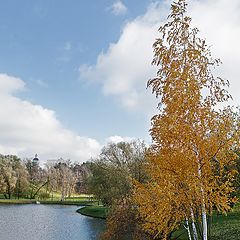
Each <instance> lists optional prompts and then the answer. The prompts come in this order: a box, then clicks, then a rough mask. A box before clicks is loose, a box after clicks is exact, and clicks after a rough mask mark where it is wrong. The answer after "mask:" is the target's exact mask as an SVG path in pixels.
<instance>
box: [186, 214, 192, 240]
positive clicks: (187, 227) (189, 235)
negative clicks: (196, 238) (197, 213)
mask: <svg viewBox="0 0 240 240" xmlns="http://www.w3.org/2000/svg"><path fill="white" fill-rule="evenodd" d="M185 229H186V230H187V232H188V239H189V240H192V236H191V232H190V228H189V224H188V218H187V217H186V226H185Z"/></svg>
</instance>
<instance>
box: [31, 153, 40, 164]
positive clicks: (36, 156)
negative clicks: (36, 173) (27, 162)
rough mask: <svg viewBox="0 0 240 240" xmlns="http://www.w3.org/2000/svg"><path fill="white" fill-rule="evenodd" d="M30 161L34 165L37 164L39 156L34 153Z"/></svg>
mask: <svg viewBox="0 0 240 240" xmlns="http://www.w3.org/2000/svg"><path fill="white" fill-rule="evenodd" d="M32 163H33V165H34V166H37V165H38V164H39V158H38V155H37V154H35V157H34V158H33V160H32Z"/></svg>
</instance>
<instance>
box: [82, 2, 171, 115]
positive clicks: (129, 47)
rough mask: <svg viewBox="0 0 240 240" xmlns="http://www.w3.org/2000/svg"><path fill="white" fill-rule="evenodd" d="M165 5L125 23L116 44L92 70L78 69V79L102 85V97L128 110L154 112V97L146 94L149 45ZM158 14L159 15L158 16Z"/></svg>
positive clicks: (150, 74) (152, 71) (149, 72)
mask: <svg viewBox="0 0 240 240" xmlns="http://www.w3.org/2000/svg"><path fill="white" fill-rule="evenodd" d="M166 6H167V5H166V4H164V5H160V4H151V5H150V6H149V8H148V10H147V12H146V14H145V15H143V16H140V17H137V18H136V19H135V20H133V21H131V22H128V23H127V24H126V25H125V26H124V28H123V30H122V34H121V36H120V38H119V40H118V41H117V42H116V43H112V44H110V46H109V48H108V50H107V52H104V53H103V52H102V53H100V54H99V56H98V58H97V63H96V65H94V66H88V65H82V66H80V69H79V71H80V77H81V78H82V79H87V80H88V81H93V82H98V83H100V84H101V85H102V90H103V93H104V94H105V95H107V96H109V95H113V96H116V97H117V98H118V99H119V100H120V102H121V104H122V105H123V106H124V107H126V108H127V109H128V110H132V109H139V108H141V109H143V111H146V112H152V111H153V109H156V103H153V101H154V97H153V96H151V93H150V90H149V91H147V90H146V83H147V80H148V79H150V78H151V77H153V76H155V72H156V69H155V68H154V67H152V66H151V61H152V57H153V50H152V44H153V42H154V40H155V38H156V37H157V30H158V28H159V22H161V19H162V18H164V19H165V17H166V14H163V13H165V12H166V10H165V8H166ZM159 12H160V13H162V14H159Z"/></svg>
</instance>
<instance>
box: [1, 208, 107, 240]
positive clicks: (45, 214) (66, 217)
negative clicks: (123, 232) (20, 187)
mask: <svg viewBox="0 0 240 240" xmlns="http://www.w3.org/2000/svg"><path fill="white" fill-rule="evenodd" d="M78 208H79V207H77V206H62V205H41V204H40V205H35V204H26V205H0V240H97V239H98V238H99V234H100V233H101V232H102V231H103V228H104V225H105V221H104V220H102V219H94V218H90V217H85V216H82V215H81V214H79V213H76V210H77V209H78Z"/></svg>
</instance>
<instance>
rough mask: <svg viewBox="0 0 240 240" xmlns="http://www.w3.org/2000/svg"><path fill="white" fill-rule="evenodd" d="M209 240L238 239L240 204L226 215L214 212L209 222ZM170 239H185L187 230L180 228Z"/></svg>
mask: <svg viewBox="0 0 240 240" xmlns="http://www.w3.org/2000/svg"><path fill="white" fill-rule="evenodd" d="M210 233H211V238H210V239H211V240H233V239H234V240H240V204H239V203H238V204H237V205H236V206H235V207H234V208H233V209H232V211H231V212H229V213H228V214H227V215H222V214H214V215H213V216H212V221H211V223H210ZM172 239H178V240H187V239H188V236H187V232H186V230H184V229H180V230H178V231H176V232H175V233H174V234H173V237H172Z"/></svg>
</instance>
